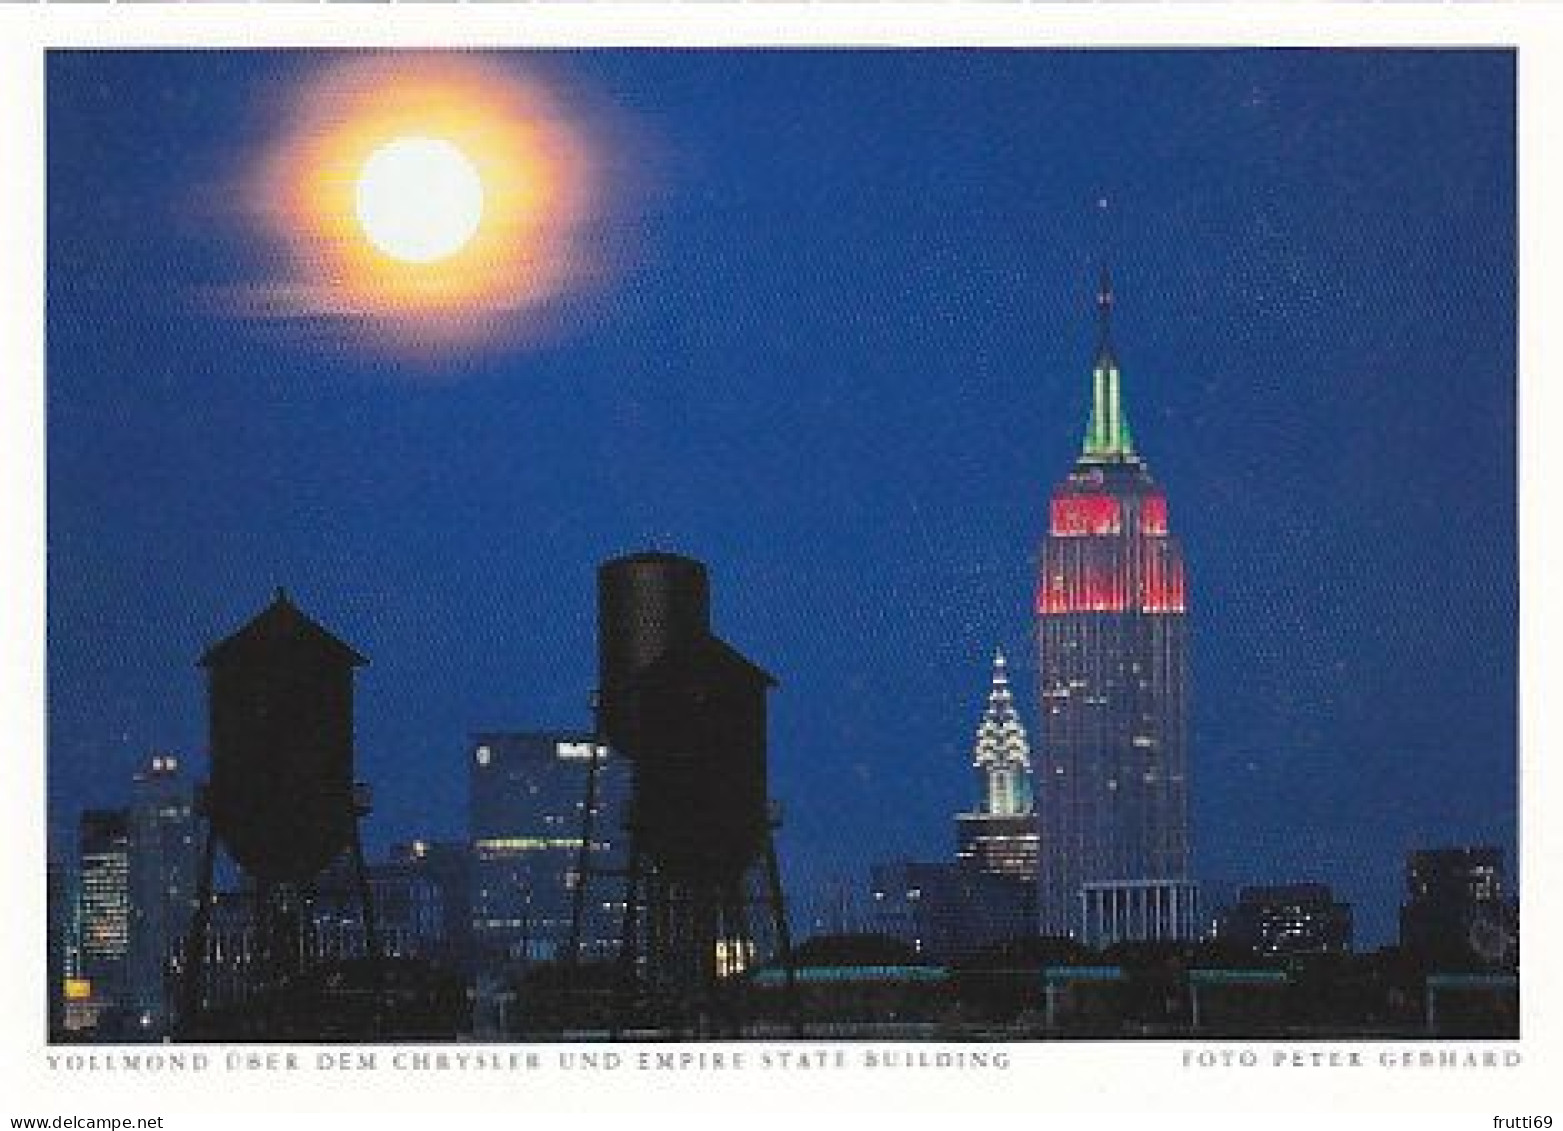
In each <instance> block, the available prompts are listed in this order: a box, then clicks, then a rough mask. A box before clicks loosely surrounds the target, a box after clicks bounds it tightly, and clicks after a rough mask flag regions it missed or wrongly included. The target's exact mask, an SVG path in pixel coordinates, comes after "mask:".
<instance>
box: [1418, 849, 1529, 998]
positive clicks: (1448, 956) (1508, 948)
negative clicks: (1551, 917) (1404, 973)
mask: <svg viewBox="0 0 1563 1131" xmlns="http://www.w3.org/2000/svg"><path fill="white" fill-rule="evenodd" d="M1406 886H1407V888H1408V893H1409V899H1408V900H1407V901H1406V903H1405V904H1403V905H1402V906H1401V909H1400V945H1401V947H1402V948H1403V949H1404V950H1406V951H1407V952H1409V953H1410V954H1413V955H1415V956H1416V957H1417V958H1419V959H1421V960H1422V961H1423V962H1425V963H1427V964H1428V965H1430V966H1432V967H1434V968H1449V969H1463V968H1468V967H1510V966H1513V965H1515V964H1517V963H1518V961H1519V910H1518V907H1517V906H1516V904H1515V903H1514V902H1513V901H1511V900H1510V899H1509V898H1508V897H1507V892H1506V891H1505V880H1504V864H1503V850H1502V849H1501V848H1495V847H1492V846H1480V847H1470V848H1433V849H1425V850H1422V851H1418V852H1413V853H1411V854H1410V856H1409V858H1408V859H1407V861H1406Z"/></svg>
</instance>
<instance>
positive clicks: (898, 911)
mask: <svg viewBox="0 0 1563 1131" xmlns="http://www.w3.org/2000/svg"><path fill="white" fill-rule="evenodd" d="M869 882H870V885H871V889H872V890H871V892H870V896H871V899H872V904H871V907H872V910H871V912H870V915H871V920H870V926H871V927H872V929H873V930H874V932H875V933H877V934H880V935H884V936H887V937H889V938H893V939H899V940H900V941H902V942H904V943H906V944H908V945H909V946H910V947H911V948H912V951H913V953H915V954H916V955H917V956H918V957H919V958H920V959H923V960H925V961H932V962H948V961H950V960H951V959H953V958H957V957H959V956H961V955H963V954H969V953H971V952H973V951H976V950H980V949H982V948H983V947H987V946H991V945H992V944H994V943H999V942H1007V941H1009V940H1012V939H1016V938H1019V937H1021V936H1023V935H1028V934H1031V933H1033V931H1032V919H1031V916H1030V912H1031V911H1032V908H1033V904H1032V902H1031V900H1030V898H1029V892H1028V885H1026V884H1025V883H1024V882H1022V881H1018V880H1016V879H1015V877H1013V876H1007V875H1004V874H1002V873H992V872H980V871H977V870H975V869H972V868H969V867H966V866H965V865H964V864H962V863H960V862H959V861H918V860H895V861H887V862H884V863H880V864H874V865H872V866H870V868H869ZM800 949H801V948H800Z"/></svg>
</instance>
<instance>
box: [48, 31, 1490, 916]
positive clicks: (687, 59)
mask: <svg viewBox="0 0 1563 1131" xmlns="http://www.w3.org/2000/svg"><path fill="white" fill-rule="evenodd" d="M327 61H328V56H325V55H322V54H307V53H297V54H291V55H284V54H268V53H242V54H236V53H221V52H201V53H189V54H184V55H175V54H161V53H141V52H137V53H123V54H93V53H56V54H54V55H52V56H51V59H50V65H49V70H48V79H49V87H48V97H49V119H48V173H49V231H48V252H49V319H48V330H49V343H48V381H49V394H48V397H49V400H48V403H49V431H48V440H49V501H48V505H49V509H48V518H49V609H48V612H49V660H48V669H49V680H50V689H49V694H50V749H49V781H50V789H51V813H52V815H53V817H54V819H55V820H56V821H59V822H61V823H62V824H63V823H67V822H69V821H70V820H71V819H72V818H73V816H74V812H75V811H76V809H78V808H79V807H80V806H82V805H86V804H113V803H122V802H123V800H124V799H125V798H126V797H127V796H128V792H129V778H130V775H131V773H132V772H133V770H134V768H135V766H136V764H137V761H138V759H139V758H140V757H142V756H143V755H144V754H145V753H147V752H148V751H149V750H151V749H154V748H158V749H164V750H169V751H173V752H175V753H180V754H184V755H186V756H190V757H192V758H194V759H195V760H196V762H197V763H199V764H201V765H203V766H204V758H205V703H204V684H203V680H202V673H201V672H200V671H199V670H198V669H197V668H196V667H195V663H196V660H197V659H198V657H199V655H200V653H201V652H202V650H203V649H204V648H205V647H206V646H207V645H208V644H209V643H211V642H212V641H214V640H215V639H217V638H219V637H221V636H223V635H226V634H227V633H228V632H230V631H231V630H233V629H234V628H236V627H237V626H238V625H239V624H241V623H242V622H243V621H244V620H246V619H247V618H248V617H249V616H250V615H252V614H253V613H255V612H256V611H258V610H259V609H260V608H261V607H262V606H263V605H264V604H265V603H266V602H267V601H268V600H269V598H270V596H271V593H272V590H273V589H274V588H275V587H276V586H278V585H285V586H286V587H287V588H288V590H289V592H290V593H291V594H292V595H293V596H294V597H295V599H296V600H297V601H298V603H299V604H300V605H301V606H302V607H303V608H304V609H305V610H306V611H308V612H309V613H311V614H312V615H314V616H315V617H317V619H319V620H320V621H322V623H324V624H325V625H327V626H328V627H330V628H332V629H333V630H334V631H336V632H338V633H339V634H340V635H341V636H342V637H343V638H344V639H346V640H348V641H350V642H351V643H353V644H354V645H355V646H356V647H357V648H359V649H360V650H361V651H362V652H364V653H365V654H366V655H367V656H369V657H370V659H371V661H372V664H371V666H370V667H368V668H367V669H365V670H364V671H363V673H362V675H361V677H360V680H359V699H358V736H359V775H360V777H363V778H366V779H367V780H369V781H370V782H371V783H372V784H373V785H374V787H375V790H376V811H375V813H374V814H373V816H372V817H371V818H370V819H369V823H368V826H367V833H368V837H369V841H370V847H371V851H372V852H373V853H375V854H378V852H379V851H380V850H381V849H383V848H384V847H385V846H386V845H388V844H390V843H391V842H392V841H396V840H404V839H407V838H409V837H411V836H414V835H428V836H437V837H458V836H460V835H462V834H463V833H464V831H465V790H466V761H465V753H466V735H467V734H468V732H470V731H473V730H478V729H492V728H505V727H514V728H518V729H525V728H539V727H553V726H559V727H572V726H580V725H583V724H584V723H585V722H586V721H587V717H588V716H587V710H586V700H587V693H588V690H589V689H590V688H591V686H592V684H593V681H594V672H595V655H594V640H595V624H594V617H595V606H594V573H595V568H596V565H597V563H598V562H600V561H601V560H602V559H604V558H606V557H608V556H611V555H615V554H618V553H621V552H627V551H632V550H636V549H643V548H647V547H652V546H655V547H657V548H661V549H668V550H677V551H679V552H683V553H688V554H690V555H692V556H695V557H698V558H701V559H703V560H704V561H706V562H707V563H708V564H709V566H710V568H711V572H712V578H713V586H714V592H715V627H716V629H717V631H718V632H719V633H720V634H721V635H722V636H724V637H725V638H726V639H728V640H730V641H731V642H732V643H734V644H735V645H736V646H738V647H739V648H741V649H743V650H744V651H745V652H746V653H748V654H749V655H750V656H751V657H753V658H754V659H755V660H756V661H757V662H759V663H761V664H762V665H764V666H765V667H766V668H767V669H769V670H770V671H772V672H774V673H776V675H777V676H778V677H779V679H780V681H781V687H780V688H779V690H778V691H777V693H776V694H775V695H774V696H773V725H772V792H773V793H774V795H775V796H776V797H777V798H778V799H779V800H780V801H781V803H782V805H783V807H784V813H785V820H786V825H785V827H784V829H783V832H782V834H781V846H782V851H783V867H784V869H785V870H786V874H787V878H788V882H789V886H790V888H791V889H792V891H793V895H794V899H795V902H797V903H799V904H801V905H803V910H804V912H805V913H808V912H809V911H810V909H811V908H813V907H815V906H816V905H817V904H818V903H819V902H820V900H821V899H822V897H824V896H825V895H827V894H828V893H829V892H830V890H831V889H832V887H833V886H836V885H843V884H844V885H847V886H849V887H850V888H851V889H852V890H853V892H854V893H855V894H856V896H857V898H858V899H859V900H860V901H861V899H862V896H863V893H864V891H865V890H866V864H867V863H868V862H869V861H872V860H875V859H881V858H887V857H892V856H896V855H911V856H914V857H920V858H948V857H950V856H952V855H953V850H954V845H953V842H954V830H953V821H952V815H953V814H954V813H955V812H956V811H957V810H959V809H962V808H965V807H967V806H969V805H971V804H972V803H973V802H974V801H975V799H976V785H975V780H974V778H973V776H972V771H971V770H970V769H969V765H968V761H969V749H970V744H971V739H972V735H973V732H974V729H975V726H976V724H977V721H978V718H979V715H980V713H981V709H982V706H983V702H984V697H985V694H986V689H987V682H988V668H989V660H990V657H991V654H992V650H993V648H994V647H995V645H1002V646H1003V647H1004V648H1005V650H1006V651H1007V652H1009V653H1010V655H1011V657H1012V666H1013V668H1014V669H1015V671H1016V673H1017V678H1016V682H1017V685H1018V688H1017V690H1018V692H1019V694H1020V700H1021V704H1022V709H1023V713H1024V714H1023V717H1024V719H1025V721H1026V723H1027V725H1028V727H1029V728H1031V730H1032V732H1033V737H1035V730H1036V711H1035V688H1034V686H1033V683H1034V679H1035V674H1034V673H1035V666H1036V661H1035V656H1034V654H1033V653H1034V649H1035V644H1034V637H1033V632H1034V626H1033V622H1032V616H1031V611H1030V610H1031V597H1032V587H1033V575H1034V570H1035V561H1036V557H1037V551H1038V547H1039V543H1040V539H1041V537H1042V535H1043V533H1044V530H1045V522H1046V504H1047V498H1048V494H1049V492H1050V490H1051V488H1052V486H1053V485H1054V483H1055V482H1056V481H1057V480H1058V479H1059V478H1060V477H1062V476H1063V474H1064V473H1065V472H1066V471H1067V470H1068V468H1069V466H1070V464H1071V462H1072V460H1073V459H1074V457H1075V456H1076V454H1077V453H1078V451H1079V444H1080V438H1081V435H1082V431H1083V429H1084V426H1085V419H1086V411H1087V405H1088V392H1089V390H1088V380H1089V363H1090V359H1091V355H1092V350H1093V346H1094V340H1095V329H1094V325H1093V309H1092V296H1093V291H1094V288H1095V284H1096V277H1097V272H1098V264H1099V262H1100V261H1101V259H1102V257H1103V255H1104V254H1105V255H1107V256H1108V257H1109V258H1110V260H1111V263H1112V265H1113V271H1114V276H1115V280H1116V285H1117V293H1118V311H1117V317H1116V334H1115V337H1116V340H1117V343H1118V347H1119V348H1118V352H1119V356H1120V359H1121V361H1122V364H1123V369H1124V380H1125V397H1126V402H1127V409H1128V414H1129V417H1130V420H1131V422H1132V424H1133V426H1134V432H1135V438H1136V442H1137V445H1138V447H1139V449H1140V451H1141V452H1142V453H1143V454H1144V455H1145V456H1146V458H1147V459H1148V460H1149V462H1150V466H1151V469H1152V472H1153V473H1154V474H1155V475H1156V477H1157V478H1158V479H1159V480H1160V481H1161V482H1162V483H1163V484H1165V486H1166V488H1167V491H1168V495H1169V501H1170V505H1171V519H1172V524H1173V528H1174V530H1175V531H1176V532H1178V533H1179V534H1181V536H1182V538H1183V539H1184V543H1185V550H1186V556H1187V561H1188V568H1189V586H1190V608H1191V612H1190V624H1191V635H1192V646H1191V647H1192V653H1191V662H1192V681H1193V682H1192V701H1193V725H1192V736H1191V789H1192V797H1193V821H1194V841H1195V852H1196V860H1197V867H1198V872H1199V877H1200V879H1201V880H1202V881H1204V882H1205V883H1206V885H1207V888H1208V889H1209V890H1210V891H1211V892H1212V894H1213V895H1214V896H1215V897H1216V898H1219V896H1220V894H1221V892H1222V889H1223V888H1224V887H1226V886H1229V885H1232V884H1237V883H1244V882H1280V881H1292V880H1303V879H1318V880H1323V881H1326V882H1329V883H1332V884H1334V885H1336V887H1337V888H1338V889H1339V891H1340V892H1341V893H1342V894H1343V895H1344V897H1346V898H1348V899H1350V900H1352V901H1353V902H1354V903H1356V904H1357V905H1358V941H1359V943H1368V944H1376V943H1379V942H1383V941H1388V940H1389V939H1390V938H1391V937H1392V934H1393V931H1394V908H1395V905H1396V904H1397V903H1398V900H1399V891H1400V885H1401V883H1402V879H1401V873H1402V868H1403V859H1404V853H1405V852H1406V850H1407V849H1409V848H1412V847H1417V846H1431V845H1440V844H1456V843H1477V842H1492V843H1497V844H1499V845H1501V846H1503V847H1504V848H1505V849H1506V850H1507V851H1508V852H1509V854H1510V860H1511V861H1512V860H1513V853H1514V845H1515V822H1516V787H1517V780H1516V779H1517V774H1516V741H1517V739H1516V722H1515V700H1516V648H1517V629H1516V626H1517V613H1518V581H1517V572H1516V564H1515V538H1516V517H1515V489H1514V484H1515V456H1514V446H1515V445H1514V424H1515V393H1514V385H1515V381H1514V374H1515V344H1514V303H1515V254H1514V240H1515V227H1514V212H1515V188H1514V164H1513V161H1514V159H1513V153H1514V128H1513V117H1514V103H1513V85H1514V68H1513V59H1512V57H1511V56H1510V55H1508V54H1507V53H1433V52H1403V53H1378V52H1364V51H1340V52H1284V51H1251V52H1205V51H1185V52H1176V53H1173V52H1167V53H1144V52H1134V53H1110V52H1074V53H1061V52H1041V51H1038V52H1031V51H995V52H976V51H953V50H944V51H915V52H901V51H892V52H882V51H877V52H850V53H849V52H839V53H816V52H799V51H769V52H733V51H700V52H603V53H580V54H574V53H570V54H555V55H550V56H547V57H537V56H527V55H514V56H511V57H510V58H509V59H508V60H506V61H504V64H503V65H505V66H508V67H512V68H514V69H515V70H516V71H517V72H518V73H521V74H528V75H535V76H540V81H541V82H543V83H544V84H545V85H546V86H547V87H548V88H549V89H552V90H553V91H555V93H556V94H557V95H558V97H559V98H560V99H561V101H562V102H563V103H564V104H566V105H570V106H574V107H578V108H580V109H579V113H580V114H581V116H582V120H583V121H590V122H591V123H593V126H592V127H591V128H594V129H596V130H597V131H598V132H597V137H598V139H599V143H600V144H601V145H603V147H604V149H605V152H604V153H603V154H602V157H603V158H604V160H605V162H606V167H605V169H604V176H605V181H604V183H605V184H606V185H607V186H608V187H609V190H610V195H612V194H613V193H614V186H622V187H623V191H622V192H619V193H617V195H616V196H615V200H614V204H615V207H614V208H612V209H610V210H609V211H608V212H607V213H605V214H604V218H603V219H602V221H601V224H602V230H601V231H598V232H595V233H593V239H594V240H597V241H598V242H599V244H600V246H601V247H604V248H613V249H617V250H615V251H613V252H612V253H611V254H612V258H613V267H614V270H613V271H612V273H611V276H612V277H611V278H610V279H608V280H607V281H606V282H604V283H602V284H601V285H599V287H598V289H597V290H596V292H595V293H594V294H592V295H591V296H581V297H578V298H577V299H575V300H572V301H568V302H565V303H563V304H561V305H560V307H559V309H558V310H557V311H554V312H552V313H551V314H550V318H551V319H552V322H553V328H552V329H551V331H550V332H549V333H548V334H546V335H537V336H535V337H534V338H532V339H530V340H517V341H516V342H514V343H512V344H511V345H510V346H509V347H507V348H500V349H496V348H490V349H482V350H452V351H448V352H447V353H446V355H444V356H441V357H438V358H432V359H431V358H427V357H425V358H407V357H400V358H399V357H392V356H386V355H384V354H378V353H377V352H376V351H374V350H370V349H365V348H362V346H361V344H355V343H353V342H351V341H349V340H348V339H347V337H346V336H336V337H334V336H333V333H332V328H331V327H330V326H329V325H325V326H320V325H313V326H312V327H311V328H310V332H309V333H307V334H306V333H300V332H291V331H296V330H298V327H289V326H287V325H280V324H278V322H277V321H276V320H275V319H273V320H264V319H257V318H254V317H249V316H245V315H241V314H236V313H234V312H232V311H231V310H229V311H227V312H225V309H226V308H224V307H223V306H221V304H217V303H214V302H213V301H212V299H211V296H212V294H213V293H220V292H221V290H222V288H225V287H235V286H242V285H244V284H246V282H248V281H250V280H252V279H253V278H254V276H255V275H256V274H257V272H260V271H263V270H265V269H266V264H265V262H264V254H265V253H264V251H263V249H261V248H259V247H258V246H257V245H256V243H255V241H254V239H253V237H252V234H251V232H250V230H249V229H248V228H247V227H246V226H245V224H243V223H241V222H240V221H239V219H238V217H237V216H236V215H235V213H234V211H233V210H232V209H230V208H228V207H226V203H227V201H226V197H227V195H228V194H231V192H232V186H233V185H234V184H235V179H236V178H238V177H241V176H242V175H243V171H244V170H245V169H246V168H247V167H248V165H249V164H250V161H251V159H252V156H253V154H254V152H256V150H257V148H258V147H262V146H264V145H266V144H267V141H268V138H269V136H270V134H271V132H273V131H274V130H275V128H276V123H275V122H273V121H270V120H269V117H268V115H269V113H270V110H269V108H270V107H273V106H274V105H275V104H276V100H277V97H278V92H279V91H286V90H287V89H289V88H290V87H292V86H294V85H295V84H297V83H298V82H300V81H301V80H305V79H307V78H308V77H309V75H310V74H311V73H313V72H314V71H316V70H317V69H318V68H320V67H321V66H322V65H323V64H324V63H325V62H327ZM1103 197H1105V198H1107V199H1108V200H1109V201H1110V207H1109V208H1108V210H1107V211H1106V212H1105V214H1104V213H1103V212H1102V210H1101V209H1100V208H1099V207H1098V201H1099V200H1100V199H1101V198H1103ZM605 254H607V253H605ZM334 341H336V342H338V343H339V344H338V345H336V346H333V345H332V343H333V342H334Z"/></svg>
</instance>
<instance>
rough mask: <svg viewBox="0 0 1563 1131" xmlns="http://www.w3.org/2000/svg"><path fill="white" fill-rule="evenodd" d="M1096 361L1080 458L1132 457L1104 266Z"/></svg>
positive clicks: (1109, 283) (1108, 459)
mask: <svg viewBox="0 0 1563 1131" xmlns="http://www.w3.org/2000/svg"><path fill="white" fill-rule="evenodd" d="M1096 319H1097V342H1096V361H1095V363H1094V364H1093V365H1092V367H1091V419H1090V422H1089V423H1088V424H1087V425H1086V430H1085V446H1084V451H1083V452H1082V453H1081V458H1082V459H1084V460H1086V461H1088V462H1091V463H1098V462H1128V461H1132V460H1133V459H1134V438H1133V437H1132V436H1131V435H1130V433H1129V418H1128V417H1127V416H1126V415H1125V414H1124V411H1123V400H1122V394H1121V390H1120V387H1119V386H1120V378H1119V374H1118V357H1117V355H1116V354H1115V353H1114V351H1113V338H1112V323H1113V280H1112V276H1111V275H1110V274H1109V273H1108V271H1107V268H1106V266H1105V265H1104V266H1103V267H1102V282H1101V285H1100V286H1099V287H1098V288H1097V291H1096Z"/></svg>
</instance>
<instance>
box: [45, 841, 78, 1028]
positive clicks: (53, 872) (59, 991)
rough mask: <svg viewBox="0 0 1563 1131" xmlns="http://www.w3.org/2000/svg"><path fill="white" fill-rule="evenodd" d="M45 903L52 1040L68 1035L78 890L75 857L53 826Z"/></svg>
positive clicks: (49, 842)
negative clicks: (67, 995) (68, 987)
mask: <svg viewBox="0 0 1563 1131" xmlns="http://www.w3.org/2000/svg"><path fill="white" fill-rule="evenodd" d="M48 838H49V839H48V860H47V862H46V869H47V870H46V873H45V875H46V888H45V901H46V908H47V915H48V932H49V935H48V942H47V945H48V954H47V955H46V958H45V970H46V974H45V977H46V979H47V983H48V984H47V987H46V990H47V996H48V1003H49V1037H50V1039H51V1040H53V1039H57V1038H59V1037H61V1036H63V1035H64V1033H65V990H66V979H67V978H71V979H72V980H74V979H75V978H76V976H77V974H78V970H77V966H76V915H77V909H78V901H77V889H76V861H75V853H74V852H72V851H71V850H70V849H69V848H68V847H67V846H66V844H65V843H64V841H63V838H62V837H61V835H60V832H59V830H58V828H57V827H56V826H55V825H54V824H53V822H50V824H49V830H48Z"/></svg>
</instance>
